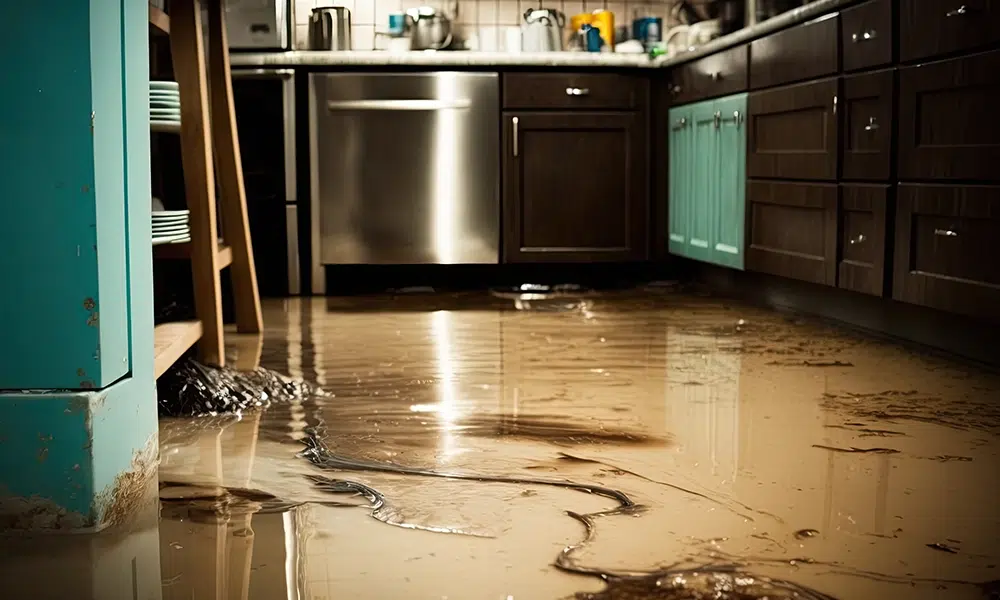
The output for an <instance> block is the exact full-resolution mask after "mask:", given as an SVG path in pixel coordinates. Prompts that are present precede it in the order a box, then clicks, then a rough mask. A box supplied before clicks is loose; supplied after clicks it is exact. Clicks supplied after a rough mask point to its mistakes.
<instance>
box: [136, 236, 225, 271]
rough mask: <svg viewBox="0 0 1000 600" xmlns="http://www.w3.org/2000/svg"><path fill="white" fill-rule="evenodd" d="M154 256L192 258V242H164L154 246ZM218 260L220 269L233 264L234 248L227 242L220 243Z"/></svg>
mask: <svg viewBox="0 0 1000 600" xmlns="http://www.w3.org/2000/svg"><path fill="white" fill-rule="evenodd" d="M153 257H154V258H162V259H165V260H183V259H189V258H191V242H185V243H183V244H162V245H160V246H153ZM216 257H217V258H216V262H217V264H218V266H219V270H222V269H225V268H226V267H228V266H229V265H231V264H233V249H232V248H231V247H230V246H228V245H226V244H221V243H220V244H219V249H218V250H216Z"/></svg>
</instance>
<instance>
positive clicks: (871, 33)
mask: <svg viewBox="0 0 1000 600" xmlns="http://www.w3.org/2000/svg"><path fill="white" fill-rule="evenodd" d="M875 38H876V31H875V30H874V29H870V30H868V31H862V32H861V33H855V34H853V35H851V42H853V43H855V44H857V43H858V42H867V41H868V40H874V39H875Z"/></svg>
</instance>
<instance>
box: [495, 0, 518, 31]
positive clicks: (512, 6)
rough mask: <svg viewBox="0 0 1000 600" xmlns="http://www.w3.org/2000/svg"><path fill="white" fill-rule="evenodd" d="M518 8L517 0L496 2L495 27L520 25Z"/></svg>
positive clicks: (498, 0)
mask: <svg viewBox="0 0 1000 600" xmlns="http://www.w3.org/2000/svg"><path fill="white" fill-rule="evenodd" d="M519 8H520V7H519V6H518V3H517V0H497V25H520V24H521V13H520V12H519Z"/></svg>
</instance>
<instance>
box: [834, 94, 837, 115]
mask: <svg viewBox="0 0 1000 600" xmlns="http://www.w3.org/2000/svg"><path fill="white" fill-rule="evenodd" d="M833 114H837V97H836V96H834V97H833Z"/></svg>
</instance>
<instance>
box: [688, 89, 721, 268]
mask: <svg viewBox="0 0 1000 600" xmlns="http://www.w3.org/2000/svg"><path fill="white" fill-rule="evenodd" d="M691 122H692V125H693V129H694V132H693V144H694V145H693V148H692V159H691V186H690V188H689V193H690V198H691V205H690V208H691V210H690V212H689V213H688V215H689V217H688V250H687V254H686V256H688V257H690V258H695V259H698V260H704V261H708V260H710V259H711V256H712V244H711V240H712V237H714V236H713V233H712V230H713V227H712V225H713V222H712V204H713V199H714V198H715V196H716V195H717V190H718V186H719V174H718V173H719V167H718V149H717V140H716V137H717V134H718V131H717V129H716V119H715V103H714V102H712V101H707V102H699V103H698V104H695V105H692V107H691Z"/></svg>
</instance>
